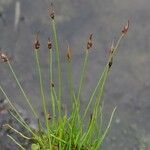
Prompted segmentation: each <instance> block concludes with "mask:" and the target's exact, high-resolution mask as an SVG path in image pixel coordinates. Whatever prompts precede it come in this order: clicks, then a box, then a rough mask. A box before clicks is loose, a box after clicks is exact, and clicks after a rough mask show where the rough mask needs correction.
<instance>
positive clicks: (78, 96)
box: [77, 50, 89, 101]
mask: <svg viewBox="0 0 150 150" xmlns="http://www.w3.org/2000/svg"><path fill="white" fill-rule="evenodd" d="M88 54H89V53H88V50H86V54H85V59H84V63H83V69H82V73H81V78H80V82H79V88H78V95H77V101H79V98H80V93H81V88H82V84H83V80H84V77H85V69H86V65H87V60H88Z"/></svg>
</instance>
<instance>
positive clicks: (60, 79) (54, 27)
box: [52, 19, 62, 101]
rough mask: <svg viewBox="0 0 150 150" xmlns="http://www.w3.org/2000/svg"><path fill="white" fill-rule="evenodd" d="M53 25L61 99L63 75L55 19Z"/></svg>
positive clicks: (59, 97) (59, 95) (59, 96)
mask: <svg viewBox="0 0 150 150" xmlns="http://www.w3.org/2000/svg"><path fill="white" fill-rule="evenodd" d="M52 27H53V35H54V41H55V48H56V59H57V67H58V100H59V101H61V92H62V75H61V64H60V50H59V46H58V36H57V31H56V24H55V20H54V19H53V20H52Z"/></svg>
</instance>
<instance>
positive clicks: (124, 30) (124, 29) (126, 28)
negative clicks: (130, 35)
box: [122, 20, 129, 34]
mask: <svg viewBox="0 0 150 150" xmlns="http://www.w3.org/2000/svg"><path fill="white" fill-rule="evenodd" d="M128 30H129V20H128V22H127V24H126V25H125V26H124V27H123V30H122V33H123V34H127V32H128Z"/></svg>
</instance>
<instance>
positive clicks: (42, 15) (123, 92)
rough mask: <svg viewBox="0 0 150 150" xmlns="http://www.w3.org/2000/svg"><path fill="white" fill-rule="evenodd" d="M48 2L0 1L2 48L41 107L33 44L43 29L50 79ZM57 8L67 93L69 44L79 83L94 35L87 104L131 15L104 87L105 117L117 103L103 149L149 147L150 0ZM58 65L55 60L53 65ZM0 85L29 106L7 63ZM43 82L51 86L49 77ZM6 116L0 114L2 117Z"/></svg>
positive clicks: (72, 1) (70, 2) (72, 2)
mask: <svg viewBox="0 0 150 150" xmlns="http://www.w3.org/2000/svg"><path fill="white" fill-rule="evenodd" d="M49 6H50V1H48V0H32V1H31V0H20V1H19V0H0V48H1V49H3V50H5V51H6V52H7V53H8V54H9V55H11V58H12V65H13V67H14V68H15V70H16V73H17V75H18V78H19V80H20V81H21V83H22V85H23V87H24V88H25V90H26V91H27V93H28V95H30V97H31V98H32V103H33V104H34V105H35V106H36V107H39V108H40V105H41V104H40V100H39V97H40V94H39V88H38V79H37V76H36V72H35V71H36V70H35V63H34V59H33V44H32V43H33V40H34V35H35V33H36V32H37V31H39V36H40V41H41V45H42V46H41V57H40V58H41V64H42V65H41V67H42V71H43V72H44V74H43V75H44V79H45V81H46V79H47V78H48V57H47V56H48V50H47V49H46V46H47V38H48V37H49V36H50V37H51V36H52V33H51V24H50V20H49V17H48V8H49ZM55 7H56V15H57V17H56V20H57V28H58V33H59V41H60V49H61V56H62V57H61V61H62V67H63V75H64V93H67V86H66V84H65V78H66V70H65V64H66V60H65V54H66V49H67V43H69V44H70V47H71V48H72V50H73V62H74V63H73V70H74V78H75V88H77V84H78V78H79V76H80V74H79V71H80V70H81V66H82V62H83V57H84V49H85V46H86V41H87V38H88V36H89V34H90V33H93V36H94V47H93V50H91V52H90V56H89V57H90V58H89V64H88V67H87V76H86V79H85V84H84V85H85V86H84V88H83V93H82V95H81V103H82V104H83V106H84V105H85V104H86V103H87V100H88V97H89V95H90V93H91V90H92V88H93V87H94V85H95V84H96V83H97V80H98V78H99V75H100V73H101V71H102V69H103V67H104V65H105V63H106V60H107V54H108V50H109V47H110V45H111V42H112V41H113V39H114V40H116V39H117V38H118V37H119V35H120V34H121V30H122V27H123V26H124V25H125V24H126V22H127V20H130V23H131V25H130V30H129V32H128V34H127V36H126V37H125V38H124V39H123V41H121V43H120V46H119V52H118V54H117V56H116V58H115V60H114V64H113V66H112V71H111V73H110V76H109V78H108V80H107V84H106V87H105V94H104V102H105V104H104V118H105V119H106V121H108V119H109V117H110V114H111V112H112V110H113V108H114V107H115V106H117V112H116V114H115V117H114V120H113V123H112V127H111V130H110V132H109V134H108V136H107V138H106V140H105V142H104V144H103V146H102V149H103V150H120V149H122V150H149V149H150V67H149V64H150V49H149V47H150V9H149V8H150V1H149V0H92V1H91V0H63V1H62V0H56V1H55ZM55 66H56V62H55V61H54V70H55ZM0 84H1V85H2V86H3V88H4V89H5V91H7V94H8V96H10V97H11V99H12V101H13V102H14V103H16V104H17V105H19V106H20V107H22V108H23V109H25V110H28V108H27V105H26V103H25V101H24V99H23V98H22V95H21V94H20V93H19V89H18V87H17V85H16V83H15V82H14V79H13V77H12V75H11V74H10V71H9V69H8V67H7V65H5V64H4V63H1V64H0ZM45 84H46V86H48V83H47V82H45ZM47 92H48V91H47ZM64 95H65V94H64ZM3 98H4V96H3V94H2V93H0V99H3ZM64 101H65V105H67V106H68V107H69V104H67V102H68V101H69V99H68V97H64ZM68 103H69V102H68ZM39 110H41V109H39ZM41 112H42V111H41ZM28 113H30V112H28ZM2 119H3V118H2V116H1V115H0V120H2ZM0 122H1V121H0ZM0 131H1V128H0ZM4 142H6V139H5V140H4V139H3V136H2V134H0V148H1V149H2V150H3V149H4V150H6V149H9V148H8V147H7V148H5V146H6V145H5V144H4ZM12 149H13V148H12ZM14 149H17V148H14Z"/></svg>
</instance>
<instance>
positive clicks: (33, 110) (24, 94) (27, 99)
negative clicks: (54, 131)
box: [8, 61, 38, 118]
mask: <svg viewBox="0 0 150 150" xmlns="http://www.w3.org/2000/svg"><path fill="white" fill-rule="evenodd" d="M8 66H9V68H10V70H11V72H12V74H13V76H14V78H15V80H16V82H17V84H18V86H19V88H20V90H21V92H22V94H23V96H24V97H25V99H26V101H27V103H28V105H29V107H30V108H31V110H32V112H33V114H34V116H35V117H36V118H38V115H37V113H36V112H35V109H34V108H33V106H32V105H31V103H30V100H29V98H28V97H27V95H26V93H25V91H24V90H23V88H22V86H21V84H20V82H19V80H18V78H17V76H16V74H15V72H14V70H13V68H12V66H11V64H10V62H9V61H8Z"/></svg>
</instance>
